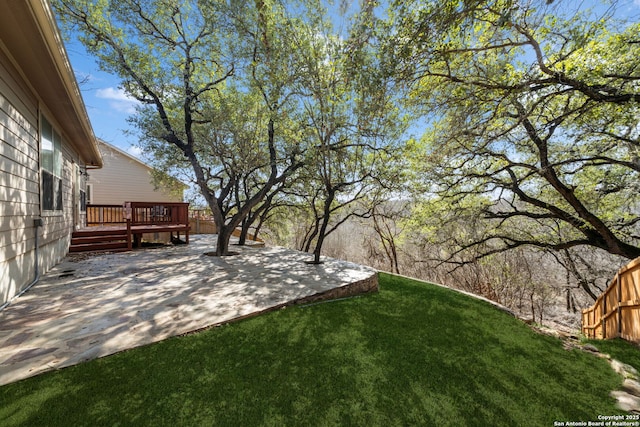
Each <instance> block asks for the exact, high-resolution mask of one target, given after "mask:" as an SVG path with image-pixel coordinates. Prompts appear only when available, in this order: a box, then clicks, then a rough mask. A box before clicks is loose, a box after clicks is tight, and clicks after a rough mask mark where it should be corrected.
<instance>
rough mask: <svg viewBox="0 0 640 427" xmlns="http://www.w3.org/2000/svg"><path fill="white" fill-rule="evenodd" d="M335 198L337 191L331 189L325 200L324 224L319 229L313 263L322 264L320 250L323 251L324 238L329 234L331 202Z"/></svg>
mask: <svg viewBox="0 0 640 427" xmlns="http://www.w3.org/2000/svg"><path fill="white" fill-rule="evenodd" d="M334 198H335V191H333V190H330V191H329V194H328V195H327V198H326V199H325V201H324V212H323V215H322V225H321V226H320V230H318V240H317V241H316V247H315V249H314V250H313V263H314V264H320V252H321V251H322V244H323V243H324V238H325V237H326V235H327V227H328V226H329V218H330V216H331V204H332V203H333V199H334Z"/></svg>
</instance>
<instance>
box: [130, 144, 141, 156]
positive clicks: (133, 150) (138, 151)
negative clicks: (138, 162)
mask: <svg viewBox="0 0 640 427" xmlns="http://www.w3.org/2000/svg"><path fill="white" fill-rule="evenodd" d="M127 153H129V154H131V155H132V156H134V157H138V158H140V157H142V149H140V147H136V146H135V145H132V146H131V147H129V148H128V149H127Z"/></svg>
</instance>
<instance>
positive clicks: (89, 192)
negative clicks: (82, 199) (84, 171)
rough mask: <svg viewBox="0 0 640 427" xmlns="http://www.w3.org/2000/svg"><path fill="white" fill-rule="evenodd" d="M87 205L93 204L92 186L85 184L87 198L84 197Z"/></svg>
mask: <svg viewBox="0 0 640 427" xmlns="http://www.w3.org/2000/svg"><path fill="white" fill-rule="evenodd" d="M86 200H87V204H89V205H90V204H91V203H93V185H91V184H87V196H86Z"/></svg>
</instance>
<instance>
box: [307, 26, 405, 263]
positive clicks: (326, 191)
mask: <svg viewBox="0 0 640 427" xmlns="http://www.w3.org/2000/svg"><path fill="white" fill-rule="evenodd" d="M305 30H306V32H304V31H300V40H301V44H303V45H304V46H305V48H306V49H305V52H306V53H307V55H306V57H305V64H306V72H305V74H304V75H303V79H302V81H301V85H300V92H301V93H302V94H303V97H302V98H301V99H302V100H301V104H302V108H303V116H302V119H303V120H304V122H305V124H306V127H307V133H306V137H307V138H308V141H309V143H308V145H309V146H310V147H311V149H310V150H309V151H308V152H307V159H306V163H307V168H306V170H305V171H303V176H302V177H301V178H300V179H299V180H298V181H297V183H298V188H299V189H298V191H297V194H298V195H299V196H300V198H302V199H303V200H304V202H303V203H302V204H303V206H304V208H306V209H307V212H308V214H309V217H310V220H311V221H310V222H309V224H308V228H307V232H306V234H305V237H304V241H303V244H302V249H304V250H305V251H310V250H311V248H312V247H313V255H314V260H313V262H314V263H319V262H320V255H321V252H322V245H323V242H324V239H325V238H326V237H327V236H328V235H329V234H331V233H332V232H334V231H335V230H336V229H337V228H338V227H339V226H340V225H341V224H343V223H345V222H346V221H347V220H348V219H349V218H350V217H353V216H360V217H364V216H370V215H371V212H372V209H373V207H374V206H375V205H376V204H379V203H381V202H382V201H384V200H386V198H387V197H388V195H387V194H385V192H391V191H392V187H393V184H395V183H398V182H399V181H400V179H399V175H400V172H399V165H400V162H401V159H402V150H401V148H400V147H399V135H400V134H401V132H402V130H403V129H404V128H403V125H404V122H403V121H402V120H401V118H400V114H399V113H398V111H397V109H396V108H395V106H396V104H395V103H394V97H393V92H392V91H391V90H390V89H391V87H390V85H389V82H388V81H387V80H385V79H384V77H383V75H382V74H381V73H380V72H379V71H378V68H377V66H376V65H377V64H379V58H377V57H376V56H375V55H374V54H373V52H372V51H371V50H370V49H369V47H368V45H367V44H365V43H362V42H360V41H358V40H357V39H356V38H353V39H350V40H349V41H345V40H343V39H342V38H340V37H338V36H335V35H332V34H331V31H330V27H329V26H328V25H327V24H326V23H323V22H322V21H317V22H316V23H315V25H312V26H308V27H306V28H305ZM354 70H357V71H355V72H354Z"/></svg>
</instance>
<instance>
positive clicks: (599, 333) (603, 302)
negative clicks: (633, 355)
mask: <svg viewBox="0 0 640 427" xmlns="http://www.w3.org/2000/svg"><path fill="white" fill-rule="evenodd" d="M582 333H583V334H584V335H585V336H587V337H588V338H596V339H608V338H617V337H620V338H623V339H625V340H628V341H636V342H638V341H640V258H636V259H635V260H633V261H631V262H630V263H629V264H628V265H627V266H625V267H623V268H621V269H620V270H619V271H618V273H617V274H616V275H615V277H614V278H613V280H612V281H611V283H610V284H609V286H608V287H607V290H606V291H604V292H603V293H602V295H600V296H599V297H598V299H597V300H596V302H595V304H594V305H593V306H591V307H589V308H587V309H584V310H582Z"/></svg>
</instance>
